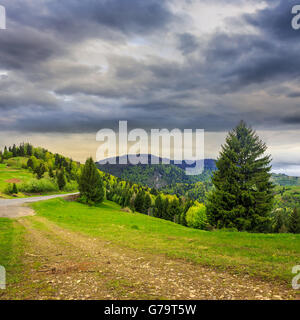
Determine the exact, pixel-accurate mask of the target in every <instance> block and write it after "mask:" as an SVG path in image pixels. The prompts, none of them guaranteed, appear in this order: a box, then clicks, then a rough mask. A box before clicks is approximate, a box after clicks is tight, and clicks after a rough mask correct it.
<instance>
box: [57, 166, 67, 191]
mask: <svg viewBox="0 0 300 320" xmlns="http://www.w3.org/2000/svg"><path fill="white" fill-rule="evenodd" d="M56 179H57V185H58V188H59V190H63V188H64V187H65V186H66V178H65V172H64V170H63V169H62V170H59V172H58V173H57V177H56Z"/></svg>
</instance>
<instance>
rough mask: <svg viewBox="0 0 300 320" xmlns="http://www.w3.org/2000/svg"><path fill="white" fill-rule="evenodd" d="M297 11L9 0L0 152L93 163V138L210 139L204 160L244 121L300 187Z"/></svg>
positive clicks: (233, 0)
mask: <svg viewBox="0 0 300 320" xmlns="http://www.w3.org/2000/svg"><path fill="white" fill-rule="evenodd" d="M295 4H300V0H298V1H289V0H279V1H276V0H265V1H261V0H245V1H244V0H84V1H83V0H64V1H61V0H14V1H11V0H0V5H3V6H4V7H5V8H6V12H7V29H6V30H0V147H3V146H4V145H5V144H11V143H14V142H16V143H17V142H21V141H30V142H32V143H34V144H39V145H41V146H44V147H46V148H48V149H50V150H51V151H53V152H61V153H63V154H65V155H69V156H72V157H73V158H74V159H77V160H84V159H85V158H86V157H87V156H89V155H93V156H94V155H95V153H96V149H97V146H98V143H97V142H96V141H95V137H96V132H97V131H98V130H100V129H102V128H115V127H116V126H117V125H118V121H119V120H128V121H129V126H130V127H132V128H136V127H137V128H144V129H151V128H169V129H173V128H180V129H184V128H188V129H196V128H199V129H205V132H206V144H205V153H206V157H216V156H217V154H218V151H219V149H220V145H221V144H222V143H223V142H224V137H225V134H226V132H227V131H228V130H230V129H231V128H232V127H234V126H235V125H236V124H237V123H238V122H239V121H240V120H241V119H244V120H245V121H246V122H248V123H249V124H250V125H252V126H253V128H255V129H256V130H257V131H258V133H259V134H260V136H261V138H262V139H263V140H264V141H265V142H266V143H267V144H268V146H269V153H271V154H272V156H273V159H274V160H273V164H274V170H276V171H277V172H279V171H280V172H285V173H287V174H291V175H300V139H299V136H300V135H299V134H300V126H299V124H300V109H299V105H300V86H299V84H300V59H299V57H300V30H298V31H296V30H293V29H292V27H291V20H292V17H293V16H292V14H291V9H292V7H293V5H295Z"/></svg>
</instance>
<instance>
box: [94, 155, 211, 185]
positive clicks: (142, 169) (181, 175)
mask: <svg viewBox="0 0 300 320" xmlns="http://www.w3.org/2000/svg"><path fill="white" fill-rule="evenodd" d="M140 157H141V158H142V159H143V160H144V161H146V162H147V163H149V164H138V165H132V164H130V163H129V155H125V156H121V157H116V164H108V163H107V162H109V161H110V160H112V158H110V159H105V160H103V161H100V162H98V163H97V166H98V168H99V169H100V170H101V171H103V172H107V173H110V174H112V175H114V176H117V177H119V178H121V179H124V180H127V181H131V182H134V183H138V184H142V185H147V186H149V187H151V188H152V187H155V188H163V187H165V186H169V185H174V184H176V183H188V184H192V183H196V182H199V181H201V182H204V181H209V180H210V177H211V175H212V172H213V171H214V170H216V165H215V160H213V159H205V160H204V171H203V173H202V174H200V175H197V176H188V175H186V172H185V169H186V168H192V167H193V166H190V165H188V164H186V163H185V162H182V164H176V163H175V162H176V161H174V160H169V159H166V158H164V159H163V158H159V157H156V156H153V155H150V154H142V155H140ZM151 159H152V160H153V159H155V161H156V162H157V163H159V164H150V163H151ZM125 160H127V163H128V164H120V163H122V162H124V161H125ZM165 162H169V164H164V163H165Z"/></svg>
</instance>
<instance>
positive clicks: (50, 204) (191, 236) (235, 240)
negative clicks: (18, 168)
mask: <svg viewBox="0 0 300 320" xmlns="http://www.w3.org/2000/svg"><path fill="white" fill-rule="evenodd" d="M32 206H33V208H34V209H35V210H36V211H37V212H38V213H39V214H40V215H42V216H45V217H46V218H48V219H49V220H52V221H53V222H55V223H58V224H59V225H61V226H62V227H65V228H70V229H71V230H74V231H79V232H83V233H85V234H87V235H90V236H93V237H100V238H102V239H106V240H109V241H112V242H114V243H116V244H118V245H121V246H125V247H130V248H134V249H137V250H146V251H149V252H152V253H160V254H166V255H168V256H171V257H176V258H186V259H188V260H191V261H194V262H196V263H200V264H203V265H208V266H215V267H220V268H226V269H230V270H232V271H234V272H241V273H248V274H251V275H255V276H260V277H265V278H267V279H280V280H283V281H288V282H290V281H291V278H292V274H291V269H292V267H293V266H294V265H297V264H300V235H291V234H273V235H267V234H249V233H237V232H236V233H234V232H205V231H199V230H194V229H190V228H185V227H183V226H180V225H177V224H174V223H172V222H168V221H164V220H160V219H156V218H152V217H148V216H145V215H142V214H129V213H125V212H122V211H120V207H119V206H118V205H116V204H115V203H112V202H109V201H105V202H104V203H103V204H102V205H101V206H100V207H98V208H95V207H87V206H84V205H82V204H79V203H75V202H67V201H65V200H62V199H55V200H51V201H46V202H38V203H34V204H32Z"/></svg>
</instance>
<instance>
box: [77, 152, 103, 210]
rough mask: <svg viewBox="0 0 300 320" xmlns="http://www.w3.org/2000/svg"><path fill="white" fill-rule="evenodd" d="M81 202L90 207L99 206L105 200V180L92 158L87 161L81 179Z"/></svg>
mask: <svg viewBox="0 0 300 320" xmlns="http://www.w3.org/2000/svg"><path fill="white" fill-rule="evenodd" d="M79 191H80V201H81V202H84V203H87V204H89V205H94V204H99V203H101V202H102V201H103V200H104V197H105V191H104V186H103V180H102V178H101V176H100V173H99V171H98V169H97V167H96V165H95V163H94V161H93V159H92V158H89V159H87V160H86V163H85V165H84V167H83V169H82V172H81V175H80V177H79Z"/></svg>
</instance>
